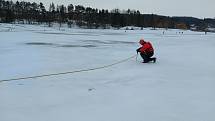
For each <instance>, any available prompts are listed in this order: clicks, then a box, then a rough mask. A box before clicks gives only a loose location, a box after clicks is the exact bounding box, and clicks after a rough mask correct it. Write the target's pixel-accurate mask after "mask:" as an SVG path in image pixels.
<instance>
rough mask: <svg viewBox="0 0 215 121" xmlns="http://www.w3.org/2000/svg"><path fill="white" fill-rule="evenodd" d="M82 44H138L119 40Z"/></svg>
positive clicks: (94, 41)
mask: <svg viewBox="0 0 215 121" xmlns="http://www.w3.org/2000/svg"><path fill="white" fill-rule="evenodd" d="M81 41H82V42H90V43H96V44H136V42H128V41H127V42H126V41H117V40H81Z"/></svg>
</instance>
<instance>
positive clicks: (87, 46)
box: [59, 45, 97, 48]
mask: <svg viewBox="0 0 215 121" xmlns="http://www.w3.org/2000/svg"><path fill="white" fill-rule="evenodd" d="M59 47H68V48H69V47H85V48H92V47H97V46H96V45H60V46H59Z"/></svg>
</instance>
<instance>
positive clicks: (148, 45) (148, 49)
mask: <svg viewBox="0 0 215 121" xmlns="http://www.w3.org/2000/svg"><path fill="white" fill-rule="evenodd" d="M138 51H139V52H141V53H150V52H153V53H154V49H153V47H152V44H151V43H150V42H145V43H143V44H142V47H140V48H139V49H138Z"/></svg>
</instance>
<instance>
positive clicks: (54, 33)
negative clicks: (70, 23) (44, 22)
mask: <svg viewBox="0 0 215 121" xmlns="http://www.w3.org/2000/svg"><path fill="white" fill-rule="evenodd" d="M36 33H39V34H53V35H78V36H80V35H82V36H83V35H85V36H99V35H97V34H88V33H86V34H85V33H58V32H36Z"/></svg>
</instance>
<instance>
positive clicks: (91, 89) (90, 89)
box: [88, 88, 96, 91]
mask: <svg viewBox="0 0 215 121" xmlns="http://www.w3.org/2000/svg"><path fill="white" fill-rule="evenodd" d="M93 90H96V89H95V88H89V89H88V91H93Z"/></svg>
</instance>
